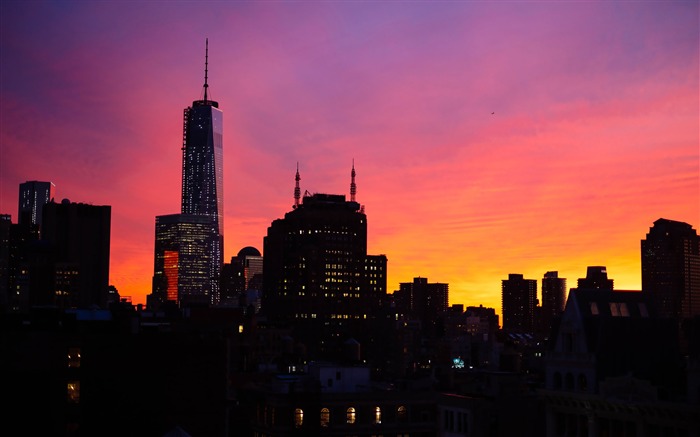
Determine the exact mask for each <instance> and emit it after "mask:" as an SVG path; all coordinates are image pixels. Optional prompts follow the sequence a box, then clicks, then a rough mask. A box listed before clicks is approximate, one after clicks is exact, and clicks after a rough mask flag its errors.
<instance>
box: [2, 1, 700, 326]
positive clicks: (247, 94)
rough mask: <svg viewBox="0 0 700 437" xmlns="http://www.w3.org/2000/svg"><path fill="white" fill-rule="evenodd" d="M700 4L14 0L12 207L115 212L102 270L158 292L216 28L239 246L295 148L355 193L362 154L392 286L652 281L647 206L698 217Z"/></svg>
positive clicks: (263, 220) (288, 198) (289, 196)
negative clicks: (25, 193) (645, 250)
mask: <svg viewBox="0 0 700 437" xmlns="http://www.w3.org/2000/svg"><path fill="white" fill-rule="evenodd" d="M699 5H700V3H699V2H698V1H683V2H681V1H666V2H649V1H644V2H642V1H639V2H635V1H624V2H623V1H621V2H597V1H576V2H574V1H571V2H569V1H561V2H551V1H494V2H482V1H449V2H448V1H444V2H443V1H431V2H423V1H383V2H379V1H377V2H369V1H328V2H323V1H314V2H311V1H305V2H303V1H259V2H234V1H231V2H224V1H209V2H207V1H199V2H190V1H172V2H167V1H152V2H134V1H117V0H114V1H99V2H97V1H79V2H78V1H72V2H71V1H12V0H3V1H2V2H0V24H1V26H0V50H1V52H0V93H1V95H0V97H1V98H0V213H5V214H11V215H12V220H13V222H16V218H17V204H18V191H19V184H20V183H22V182H24V181H27V180H43V181H52V182H53V183H54V184H55V185H56V195H57V201H58V200H60V199H63V198H68V199H70V200H71V201H74V202H83V203H92V204H95V205H111V206H112V235H111V261H110V283H111V284H113V285H115V286H116V287H117V289H118V290H119V292H120V294H121V295H122V296H130V297H131V299H132V301H133V302H134V303H145V296H146V294H148V293H150V289H151V277H152V275H153V246H154V228H155V216H156V215H164V214H172V213H177V212H179V208H180V188H181V151H180V147H181V143H182V111H183V109H184V108H185V107H186V106H189V105H190V104H191V103H192V101H193V100H197V99H200V98H201V96H202V89H203V88H202V85H203V81H204V77H203V76H204V46H205V39H206V38H208V39H209V85H210V87H209V90H210V97H211V98H213V99H214V100H217V101H218V102H219V105H220V108H221V109H222V110H223V112H224V187H225V188H224V212H225V219H224V225H225V258H226V260H227V261H228V260H230V257H231V256H234V255H236V253H237V252H238V251H239V250H240V249H241V248H242V247H244V246H254V247H257V248H258V249H259V250H261V251H262V241H263V237H264V236H265V234H266V233H267V227H268V226H269V225H270V223H271V222H272V221H273V220H274V219H277V218H281V217H283V216H284V214H285V213H286V212H288V211H290V210H291V206H292V204H293V202H294V199H293V193H294V174H295V171H296V165H297V163H299V169H300V173H301V189H302V192H304V190H308V191H309V192H311V193H316V192H321V193H331V194H345V195H346V196H348V198H349V191H350V170H351V166H352V162H353V159H354V162H355V168H356V171H357V178H356V181H357V200H358V201H359V202H360V203H361V204H363V205H364V206H365V211H366V213H367V216H368V234H369V241H368V251H369V253H370V254H372V255H378V254H385V255H386V256H387V258H388V269H389V271H388V287H387V288H388V291H389V292H392V291H393V290H396V289H398V287H399V283H400V282H411V281H412V280H413V278H414V277H418V276H421V277H426V278H428V281H429V282H443V283H449V286H450V304H454V303H462V304H464V305H465V306H467V305H479V304H483V305H485V306H489V307H493V308H496V310H497V312H498V313H500V311H501V281H502V280H503V279H507V277H508V274H509V273H520V274H523V275H525V277H526V278H529V279H537V280H538V283H539V282H540V280H541V278H542V276H543V275H544V273H545V272H547V271H552V270H556V271H558V272H559V276H560V277H565V278H567V280H568V287H569V288H570V287H575V286H576V280H577V279H578V278H580V277H584V276H585V274H586V267H587V266H593V265H596V266H597V265H603V266H606V267H607V269H608V274H609V277H610V278H612V279H614V280H615V287H616V288H618V289H636V290H639V289H641V269H640V240H642V239H643V238H645V235H646V233H647V232H648V230H649V228H650V227H651V226H652V225H653V222H654V221H655V220H657V219H658V218H661V217H663V218H667V219H671V220H678V221H683V222H686V223H690V224H691V225H692V226H693V227H694V228H695V229H698V227H699V226H700V188H699V187H700V164H699V163H700V159H699V153H700V151H699V149H700V140H699V136H700V121H699V120H700V108H699V100H700V87H699V82H700V80H699V71H698V65H699V64H700V59H699V56H698V51H699V50H698V46H699V40H700V36H699V25H698V23H699V16H700V14H699ZM492 113H493V114H492ZM263 255H264V254H263Z"/></svg>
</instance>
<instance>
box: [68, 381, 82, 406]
mask: <svg viewBox="0 0 700 437" xmlns="http://www.w3.org/2000/svg"><path fill="white" fill-rule="evenodd" d="M67 388H68V391H67V394H68V402H70V403H71V404H77V403H79V402H80V381H68V387H67Z"/></svg>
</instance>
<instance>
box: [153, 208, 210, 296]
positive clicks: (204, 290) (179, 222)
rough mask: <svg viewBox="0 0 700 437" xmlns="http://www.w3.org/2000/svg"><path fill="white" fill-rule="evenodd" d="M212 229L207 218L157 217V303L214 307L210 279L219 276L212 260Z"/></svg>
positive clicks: (154, 286)
mask: <svg viewBox="0 0 700 437" xmlns="http://www.w3.org/2000/svg"><path fill="white" fill-rule="evenodd" d="M214 228H215V224H214V221H213V220H212V219H211V217H209V216H206V215H195V214H170V215H162V216H157V217H156V245H155V259H154V266H153V271H154V275H153V294H154V297H156V299H157V300H158V302H161V303H163V302H166V301H171V302H181V303H182V302H183V301H188V302H198V303H202V304H211V303H213V302H212V298H213V297H212V296H213V293H212V277H217V276H218V271H217V270H216V263H215V262H213V261H212V259H211V257H212V252H213V251H212V246H214V245H216V243H217V240H216V239H215V238H216V237H215V231H214Z"/></svg>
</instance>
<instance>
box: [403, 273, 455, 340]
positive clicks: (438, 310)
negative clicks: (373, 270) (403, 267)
mask: <svg viewBox="0 0 700 437" xmlns="http://www.w3.org/2000/svg"><path fill="white" fill-rule="evenodd" d="M448 299H449V284H444V283H439V282H435V283H429V282H428V279H427V278H420V277H418V278H413V282H402V283H400V284H399V289H398V290H397V291H396V292H394V300H395V301H396V304H397V307H398V309H399V312H400V313H403V314H406V315H407V316H408V317H409V318H410V319H413V320H419V321H420V322H421V326H422V330H423V333H424V334H425V335H427V336H428V337H434V336H435V335H437V334H438V332H440V331H442V330H443V327H442V326H441V322H442V320H443V316H444V313H445V311H447V307H448Z"/></svg>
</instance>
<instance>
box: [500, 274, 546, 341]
mask: <svg viewBox="0 0 700 437" xmlns="http://www.w3.org/2000/svg"><path fill="white" fill-rule="evenodd" d="M501 291H502V295H501V304H502V305H501V306H502V309H501V310H502V312H503V330H504V331H508V332H518V333H532V332H533V330H534V327H535V307H536V306H537V281H536V280H535V279H524V278H523V275H520V274H517V273H511V274H509V275H508V279H503V280H502V281H501Z"/></svg>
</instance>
